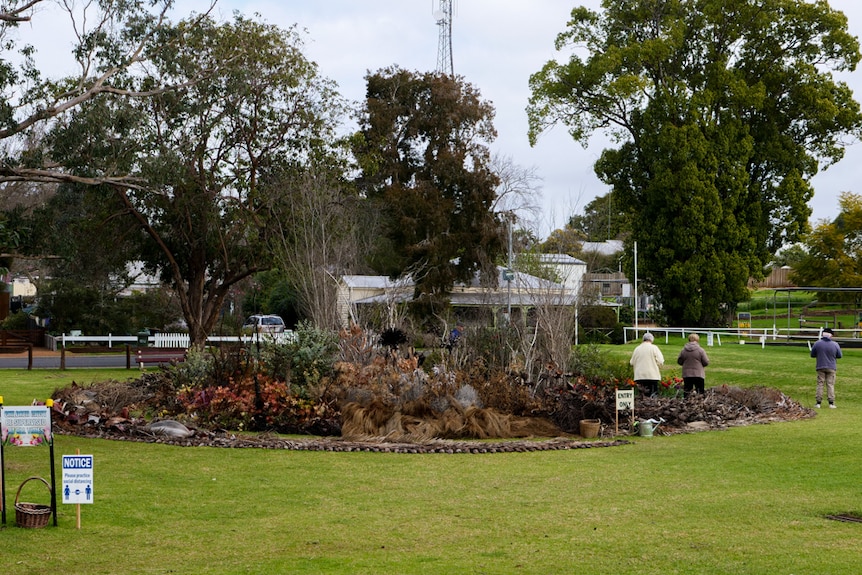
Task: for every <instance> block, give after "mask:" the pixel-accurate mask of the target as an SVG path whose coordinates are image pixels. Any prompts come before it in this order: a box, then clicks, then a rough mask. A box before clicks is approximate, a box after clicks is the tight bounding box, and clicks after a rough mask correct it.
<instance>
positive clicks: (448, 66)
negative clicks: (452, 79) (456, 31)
mask: <svg viewBox="0 0 862 575" xmlns="http://www.w3.org/2000/svg"><path fill="white" fill-rule="evenodd" d="M434 19H435V20H437V26H438V27H439V28H440V40H439V44H438V46H437V73H439V74H448V75H449V76H452V75H454V70H453V66H452V0H439V8H438V9H437V11H436V12H434Z"/></svg>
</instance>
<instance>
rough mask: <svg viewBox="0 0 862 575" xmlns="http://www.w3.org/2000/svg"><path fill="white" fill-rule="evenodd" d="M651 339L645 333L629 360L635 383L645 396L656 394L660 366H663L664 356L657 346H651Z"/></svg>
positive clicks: (648, 334)
mask: <svg viewBox="0 0 862 575" xmlns="http://www.w3.org/2000/svg"><path fill="white" fill-rule="evenodd" d="M653 339H655V338H654V337H653V335H652V334H651V333H650V332H646V333H645V334H644V338H643V342H642V343H641V344H640V345H639V346H637V347H636V348H635V350H634V351H633V352H632V358H631V359H630V360H629V364H631V366H632V367H633V368H634V371H635V383H636V384H638V385H639V386H641V387H643V388H644V390H645V393H646V394H647V395H655V394H656V393H658V384H659V383H660V382H661V366H662V365H664V356H663V355H662V354H661V350H660V349H659V348H658V346H656V345H653Z"/></svg>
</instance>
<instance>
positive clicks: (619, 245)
mask: <svg viewBox="0 0 862 575" xmlns="http://www.w3.org/2000/svg"><path fill="white" fill-rule="evenodd" d="M581 251H582V252H584V253H594V254H599V255H603V256H612V255H614V254H618V253H620V252H621V251H623V241H622V240H608V241H606V242H584V243H583V244H581Z"/></svg>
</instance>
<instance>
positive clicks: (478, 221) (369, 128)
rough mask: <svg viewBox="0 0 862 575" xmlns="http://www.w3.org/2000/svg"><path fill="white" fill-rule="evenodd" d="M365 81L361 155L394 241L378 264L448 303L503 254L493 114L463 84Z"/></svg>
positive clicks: (392, 77) (448, 79)
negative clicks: (496, 209)
mask: <svg viewBox="0 0 862 575" xmlns="http://www.w3.org/2000/svg"><path fill="white" fill-rule="evenodd" d="M366 81H367V86H368V87H367V96H366V101H365V109H364V110H363V113H362V115H361V118H360V132H359V134H357V136H356V137H355V138H354V153H355V155H356V157H357V158H358V160H359V164H360V167H361V169H362V174H361V178H360V185H361V186H362V188H363V191H364V193H365V195H366V197H367V198H368V199H369V200H370V201H372V202H375V203H377V204H378V205H380V206H381V209H382V210H383V213H384V214H385V215H384V218H385V220H386V222H387V223H386V226H387V230H386V237H387V240H388V244H387V245H386V246H385V248H383V249H381V250H380V251H379V252H378V254H377V257H376V258H375V259H374V260H373V264H374V266H375V268H376V269H377V270H378V271H380V272H382V273H386V274H388V275H391V276H393V277H395V276H401V275H403V274H406V273H410V274H412V276H413V277H414V279H415V282H416V288H417V293H419V294H422V293H428V294H434V295H441V294H445V293H447V292H448V291H449V290H451V288H452V286H453V284H454V283H455V282H457V281H466V280H469V279H471V278H472V276H473V274H474V273H475V272H477V271H481V270H483V269H488V268H490V266H492V265H493V263H494V261H495V259H496V257H497V255H498V254H501V253H502V252H503V251H504V245H505V244H504V240H503V234H502V226H501V222H500V221H499V219H498V217H497V215H496V214H494V213H493V211H492V208H493V206H494V199H495V193H496V192H495V191H496V188H497V185H498V184H499V179H498V178H497V176H496V175H495V174H494V172H493V170H492V169H491V167H490V166H491V163H490V161H491V158H490V155H489V151H488V148H487V144H488V143H490V142H491V141H493V139H494V138H495V137H496V131H495V130H494V127H493V123H492V122H493V118H494V110H493V108H492V107H491V105H490V104H489V103H488V102H485V101H483V100H482V99H481V98H480V95H479V93H478V91H476V90H475V89H474V88H473V87H472V86H471V85H469V84H467V83H466V82H464V81H463V80H462V79H460V78H457V77H452V76H447V75H438V74H430V73H427V74H418V73H411V72H407V71H404V70H401V69H398V68H390V69H386V70H382V71H379V72H377V73H375V74H369V75H368V76H367V77H366Z"/></svg>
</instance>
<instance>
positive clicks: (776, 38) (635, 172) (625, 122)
mask: <svg viewBox="0 0 862 575" xmlns="http://www.w3.org/2000/svg"><path fill="white" fill-rule="evenodd" d="M556 45H557V49H558V50H562V49H564V48H567V47H571V48H573V50H574V53H573V54H572V55H571V56H570V58H569V60H568V62H565V63H558V62H555V61H551V62H548V63H547V64H546V65H545V66H544V67H543V69H542V70H541V71H540V72H538V73H536V74H534V75H533V76H532V77H531V79H530V86H531V89H532V97H531V100H530V106H529V108H528V115H529V120H530V137H531V140H532V141H533V142H535V140H536V138H537V137H538V136H539V134H540V133H541V132H542V131H543V130H544V129H545V128H546V127H548V126H550V125H552V124H554V123H557V122H562V123H564V124H565V125H566V126H567V127H568V128H569V130H570V133H571V135H572V136H573V138H574V139H575V140H576V141H579V142H582V143H584V144H585V143H586V142H587V140H588V138H589V137H590V135H592V134H593V133H594V132H596V131H599V130H605V131H607V132H608V134H609V135H610V136H611V137H612V139H613V141H615V142H617V143H618V144H619V145H618V147H616V148H609V149H606V150H604V151H603V153H602V155H601V157H600V159H599V161H598V162H597V164H596V173H597V174H598V175H599V177H600V179H602V181H604V182H605V183H607V184H609V185H611V186H612V187H613V194H614V198H615V199H617V201H618V202H619V205H620V206H621V207H623V208H624V209H625V210H626V211H627V212H628V213H629V214H630V216H631V226H632V234H631V236H629V238H628V239H627V241H628V242H629V246H630V247H631V244H632V243H633V242H638V248H639V254H640V257H639V260H640V261H639V262H638V264H639V267H638V272H639V276H640V277H639V280H640V281H641V283H642V285H645V286H647V287H648V288H649V289H651V291H653V292H654V294H655V295H656V297H657V299H658V301H659V303H660V304H661V306H662V309H663V311H664V313H665V315H666V319H667V321H668V322H669V323H671V324H672V325H708V324H721V323H723V322H725V321H727V318H728V317H729V315H730V314H731V313H732V311H733V308H734V307H735V304H736V302H737V301H740V300H741V299H743V298H744V295H745V292H746V284H747V282H748V279H749V277H750V276H754V277H757V276H759V275H761V274H762V269H763V266H764V265H765V264H766V263H767V262H768V260H769V259H770V257H771V254H773V253H775V252H776V251H777V250H778V249H779V248H780V247H781V246H782V245H783V244H785V243H790V242H792V241H794V240H796V239H797V238H798V237H799V235H800V234H801V233H802V232H804V231H805V230H806V226H807V220H808V217H809V215H810V208H809V207H808V204H807V202H808V201H809V200H810V199H811V197H812V195H813V192H812V188H811V184H810V179H811V177H812V176H813V175H814V174H816V173H817V171H818V169H820V167H821V165H828V164H830V163H833V162H835V161H837V160H838V159H840V158H841V157H842V154H843V148H842V138H843V137H845V136H847V135H848V134H849V135H852V136H854V137H858V135H859V132H860V127H862V115H860V109H859V105H858V103H857V102H856V101H854V99H853V95H852V92H851V90H850V89H849V88H848V87H847V86H846V85H845V84H844V83H841V82H838V81H836V80H835V79H834V78H833V76H832V75H831V73H830V72H829V70H830V69H832V70H853V69H855V66H856V64H857V62H858V61H859V59H860V54H859V44H858V41H857V40H856V38H855V37H853V36H851V35H850V34H849V33H848V31H847V19H846V17H845V16H844V15H843V14H842V13H840V12H836V11H834V10H832V9H831V8H830V7H829V5H828V4H827V3H826V2H825V1H817V2H814V3H810V2H806V1H802V0H632V1H628V2H617V1H611V0H606V1H604V2H603V11H602V12H601V13H596V12H593V11H590V10H587V9H586V8H576V9H575V10H573V11H572V17H571V20H570V21H569V23H568V29H567V30H566V31H564V32H563V33H561V34H560V35H559V36H558V38H557V44H556ZM629 253H631V250H629ZM628 266H629V270H631V268H632V262H628Z"/></svg>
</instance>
